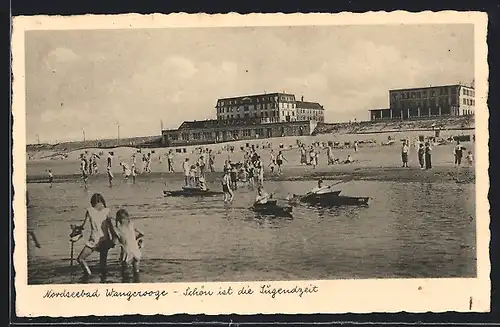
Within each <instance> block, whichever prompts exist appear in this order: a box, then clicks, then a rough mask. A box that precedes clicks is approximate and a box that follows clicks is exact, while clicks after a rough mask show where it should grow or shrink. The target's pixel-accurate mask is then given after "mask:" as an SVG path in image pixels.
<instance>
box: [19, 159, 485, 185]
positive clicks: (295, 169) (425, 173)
mask: <svg viewBox="0 0 500 327" xmlns="http://www.w3.org/2000/svg"><path fill="white" fill-rule="evenodd" d="M166 176H171V177H172V178H174V179H179V180H182V179H183V174H182V173H181V172H176V173H167V172H153V173H149V174H144V175H140V174H139V175H138V176H137V180H138V181H140V180H141V179H143V178H144V177H146V178H148V179H151V178H165V177H166ZM264 176H265V179H264V181H275V182H283V181H313V180H318V179H320V178H321V179H323V180H340V179H344V178H351V179H352V180H353V181H380V182H384V181H385V182H400V183H406V182H422V183H435V182H457V183H462V184H474V183H475V179H476V178H475V177H476V176H475V169H474V167H461V168H460V175H459V180H458V181H457V168H455V167H449V166H435V167H433V168H432V169H431V170H421V169H420V168H418V167H411V166H410V168H403V167H397V166H393V167H360V166H359V165H356V164H350V165H345V164H338V165H333V166H329V167H328V166H327V167H318V168H317V169H312V168H311V167H310V166H292V167H285V169H284V172H283V173H282V175H279V176H278V175H271V174H270V173H269V172H266V174H265V175H264ZM221 177H222V172H218V171H216V172H213V173H207V179H208V181H209V182H213V181H214V180H216V179H219V178H221ZM95 178H98V179H101V178H106V174H104V173H99V174H98V175H94V176H91V179H95ZM118 178H122V177H121V175H117V176H116V177H115V179H118ZM79 179H80V174H63V175H56V176H54V183H64V182H69V181H72V182H74V181H78V180H79ZM26 183H27V184H34V183H48V178H47V177H46V176H40V175H35V176H33V175H32V176H27V177H26Z"/></svg>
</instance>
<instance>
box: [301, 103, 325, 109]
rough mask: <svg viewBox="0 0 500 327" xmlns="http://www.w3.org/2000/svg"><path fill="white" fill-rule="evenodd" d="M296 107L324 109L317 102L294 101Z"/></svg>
mask: <svg viewBox="0 0 500 327" xmlns="http://www.w3.org/2000/svg"><path fill="white" fill-rule="evenodd" d="M295 104H296V106H297V109H319V110H325V109H324V108H323V106H322V105H320V104H319V103H318V102H308V101H295Z"/></svg>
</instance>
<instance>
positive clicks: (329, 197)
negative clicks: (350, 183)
mask: <svg viewBox="0 0 500 327" xmlns="http://www.w3.org/2000/svg"><path fill="white" fill-rule="evenodd" d="M339 194H340V191H339V192H332V193H326V194H312V195H309V196H306V197H303V198H300V202H302V203H307V204H311V205H319V206H329V207H334V206H367V205H369V201H370V198H369V197H365V196H344V195H339Z"/></svg>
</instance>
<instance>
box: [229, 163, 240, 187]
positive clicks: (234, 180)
mask: <svg viewBox="0 0 500 327" xmlns="http://www.w3.org/2000/svg"><path fill="white" fill-rule="evenodd" d="M229 177H230V180H231V183H230V184H229V188H230V189H232V190H233V191H236V190H237V189H238V169H236V165H235V164H231V168H230V170H229Z"/></svg>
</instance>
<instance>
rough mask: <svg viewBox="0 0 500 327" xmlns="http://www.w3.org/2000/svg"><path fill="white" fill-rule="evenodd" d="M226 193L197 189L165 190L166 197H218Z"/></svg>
mask: <svg viewBox="0 0 500 327" xmlns="http://www.w3.org/2000/svg"><path fill="white" fill-rule="evenodd" d="M222 194H224V192H219V191H211V190H202V189H199V188H196V187H183V188H182V190H173V191H169V190H163V195H164V196H187V197H189V196H192V197H198V196H218V195H222Z"/></svg>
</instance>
